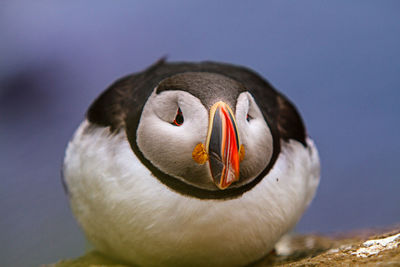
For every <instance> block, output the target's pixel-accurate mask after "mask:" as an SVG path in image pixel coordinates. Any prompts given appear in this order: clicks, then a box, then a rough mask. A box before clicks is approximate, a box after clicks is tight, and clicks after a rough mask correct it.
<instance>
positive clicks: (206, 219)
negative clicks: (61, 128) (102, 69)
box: [62, 59, 320, 266]
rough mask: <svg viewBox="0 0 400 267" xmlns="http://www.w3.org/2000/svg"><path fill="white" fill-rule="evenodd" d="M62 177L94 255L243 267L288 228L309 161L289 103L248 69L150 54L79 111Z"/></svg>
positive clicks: (306, 189)
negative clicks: (142, 65) (152, 58)
mask: <svg viewBox="0 0 400 267" xmlns="http://www.w3.org/2000/svg"><path fill="white" fill-rule="evenodd" d="M62 173H63V183H64V186H65V188H66V192H67V195H68V198H69V202H70V207H71V209H72V212H73V214H74V215H75V217H76V219H77V221H78V223H79V225H80V226H81V227H82V229H83V231H84V233H85V235H86V237H87V239H88V240H89V242H90V243H91V244H92V245H93V246H94V248H95V249H96V250H98V251H100V252H102V253H103V254H105V255H108V256H109V257H111V258H114V259H117V260H119V261H120V262H124V263H127V264H132V265H133V266H246V265H249V264H252V263H255V262H257V261H259V260H260V259H262V258H264V257H265V256H266V255H268V254H269V253H270V252H271V251H272V250H273V249H274V246H275V244H276V243H277V242H278V241H279V239H280V238H281V237H282V236H284V235H285V234H286V233H288V232H289V231H291V230H292V229H293V227H294V226H295V225H296V223H297V222H298V221H299V219H300V217H301V215H302V214H303V212H304V211H305V209H306V208H307V207H308V206H309V204H310V202H311V200H312V199H313V196H314V194H315V191H316V189H317V187H318V183H319V179H320V163H319V156H318V151H317V148H316V146H315V144H314V142H313V141H312V140H311V138H310V137H309V136H308V134H307V132H306V129H305V126H304V123H303V121H302V118H301V116H300V115H299V113H298V111H297V110H296V107H295V106H294V105H293V104H292V103H291V102H290V101H289V100H288V98H287V97H285V96H284V95H283V94H282V93H280V92H278V91H277V90H276V89H275V88H273V87H272V85H270V83H269V82H267V81H266V80H265V79H264V78H262V77H261V76H260V75H259V74H257V73H256V72H254V71H252V70H250V69H248V68H246V67H242V66H236V65H232V64H227V63H218V62H211V61H205V62H195V63H192V62H167V61H166V60H165V59H161V60H159V61H157V62H156V63H154V64H153V65H151V66H150V67H148V68H147V69H145V70H144V71H142V72H138V73H134V74H131V75H128V76H125V77H123V78H121V79H119V80H117V81H116V82H114V83H113V84H112V85H111V86H109V87H108V89H106V90H105V91H104V92H103V93H102V94H101V95H100V96H99V97H98V98H97V99H96V100H95V101H94V102H93V103H92V104H91V106H90V107H89V109H88V111H87V113H86V117H85V119H84V120H83V122H82V123H81V124H80V126H79V127H78V129H77V130H76V132H75V134H74V135H73V137H72V139H71V140H70V142H69V143H68V145H67V149H66V152H65V158H64V162H63V167H62Z"/></svg>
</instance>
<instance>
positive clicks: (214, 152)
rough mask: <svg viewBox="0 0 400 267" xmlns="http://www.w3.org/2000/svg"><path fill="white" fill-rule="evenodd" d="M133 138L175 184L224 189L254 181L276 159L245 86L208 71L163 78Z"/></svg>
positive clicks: (264, 128)
mask: <svg viewBox="0 0 400 267" xmlns="http://www.w3.org/2000/svg"><path fill="white" fill-rule="evenodd" d="M136 125H137V128H136V127H135V128H136V129H134V130H136V132H132V131H129V121H128V125H127V126H128V139H129V142H130V143H131V145H132V146H133V147H137V148H138V150H139V151H140V153H141V154H142V156H143V157H144V158H145V160H146V161H148V165H152V166H151V167H153V168H154V167H155V168H154V169H157V170H159V171H161V172H162V173H163V174H166V176H168V177H167V179H173V180H175V182H174V183H178V184H181V183H184V184H185V186H187V187H189V188H194V189H196V190H199V189H200V190H206V191H221V190H225V189H232V188H237V187H242V186H244V185H246V184H248V183H250V182H251V181H253V180H254V179H255V178H256V177H257V176H258V175H259V174H260V173H261V172H262V171H263V170H264V169H265V168H266V167H267V165H268V163H269V162H270V160H271V158H272V155H273V138H272V134H271V131H270V129H269V127H268V124H267V123H266V121H265V119H264V117H263V114H262V113H261V111H260V108H259V107H258V106H257V104H256V102H255V100H254V98H253V96H252V95H251V94H250V93H249V92H248V91H247V88H245V87H244V86H243V85H242V84H241V83H239V82H237V81H235V80H233V79H231V78H228V77H226V76H223V75H220V74H216V73H208V72H185V73H180V74H176V75H173V76H170V77H168V78H166V79H164V80H162V81H161V82H160V83H159V84H158V85H157V86H156V88H155V89H154V91H153V92H152V94H151V95H150V97H149V98H148V99H147V101H146V103H145V105H144V107H143V110H142V113H141V115H140V118H139V123H138V124H136Z"/></svg>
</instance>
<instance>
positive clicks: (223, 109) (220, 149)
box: [206, 101, 240, 189]
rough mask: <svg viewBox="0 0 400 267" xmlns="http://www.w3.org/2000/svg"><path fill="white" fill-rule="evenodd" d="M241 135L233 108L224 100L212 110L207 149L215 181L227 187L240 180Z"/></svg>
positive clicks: (218, 184)
mask: <svg viewBox="0 0 400 267" xmlns="http://www.w3.org/2000/svg"><path fill="white" fill-rule="evenodd" d="M239 147H240V145H239V135H238V131H237V126H236V121H235V117H234V115H233V112H232V110H231V108H230V107H229V106H228V105H227V104H225V103H224V102H221V101H220V102H217V103H215V104H214V105H213V106H212V107H211V110H210V125H209V127H208V135H207V141H206V150H207V154H208V156H209V164H210V169H211V174H212V177H213V180H214V183H215V184H216V185H217V186H218V187H219V188H220V189H225V188H227V187H228V186H229V185H230V184H232V183H233V182H235V181H237V180H239V161H240V159H239V158H240V156H239Z"/></svg>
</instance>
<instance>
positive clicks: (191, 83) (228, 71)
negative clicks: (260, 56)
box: [87, 59, 306, 198]
mask: <svg viewBox="0 0 400 267" xmlns="http://www.w3.org/2000/svg"><path fill="white" fill-rule="evenodd" d="M206 73H210V74H211V75H204V74H206ZM180 74H182V75H180ZM183 74H185V75H183ZM212 74H218V75H212ZM202 77H208V78H207V79H211V81H207V82H203V83H202ZM224 77H227V78H224ZM212 79H214V80H212ZM232 80H233V81H232ZM161 81H163V82H162V84H161V85H160V86H159V87H158V88H157V93H160V92H162V91H164V90H177V89H178V90H183V91H189V92H190V93H191V94H193V95H194V96H196V97H197V98H199V99H200V101H201V102H202V103H203V105H205V107H207V108H209V107H210V105H212V103H211V102H210V101H209V99H208V98H207V96H208V93H207V90H209V88H205V87H204V86H206V85H207V84H210V82H214V84H215V85H214V86H212V90H213V91H214V92H213V93H214V94H217V95H220V96H221V97H224V98H225V99H224V100H225V101H227V103H229V104H230V106H231V107H232V108H233V109H234V108H235V103H236V99H237V96H238V95H239V94H240V93H241V92H244V91H248V92H250V94H252V95H253V97H254V99H255V101H256V103H257V105H258V106H259V107H260V109H261V111H262V113H263V116H264V118H265V120H266V121H267V123H268V125H269V127H270V130H271V133H272V137H273V141H274V143H273V155H272V159H271V160H270V162H269V164H268V166H267V167H266V168H265V169H264V170H263V171H262V173H261V174H260V175H259V176H258V177H257V178H256V179H254V180H253V181H252V182H250V183H248V184H246V185H243V186H242V187H238V188H228V189H226V190H223V191H208V190H204V189H200V188H196V187H193V186H191V185H188V184H186V183H183V182H181V181H179V180H177V179H175V178H173V177H171V176H169V175H167V174H165V173H163V172H161V171H160V170H159V169H157V168H156V167H154V166H153V165H152V164H151V163H150V162H149V161H148V160H147V159H146V158H145V157H144V156H143V154H142V153H141V152H140V150H139V149H138V146H137V143H136V130H137V126H138V123H139V119H140V115H141V112H142V109H143V106H144V104H145V102H146V100H147V99H148V97H149V96H150V94H151V93H152V92H153V90H154V88H156V87H157V86H158V85H159V84H160V82H161ZM225 86H229V92H230V94H226V93H225V91H224V90H225V89H226V88H225ZM87 118H88V120H89V121H90V122H91V123H93V124H96V125H99V126H104V127H110V131H111V132H115V131H119V130H126V132H127V136H128V139H129V142H130V144H131V147H132V149H133V151H134V152H135V154H136V156H137V157H138V158H139V159H140V160H141V162H142V163H143V164H144V165H146V166H147V168H149V169H150V170H151V171H152V172H153V174H154V175H155V176H156V177H157V178H158V179H159V180H160V181H161V182H163V183H164V184H166V185H167V186H169V187H170V188H172V189H173V190H175V191H177V192H180V193H182V194H185V195H191V196H194V197H198V198H234V197H237V196H240V195H241V194H242V193H244V192H246V191H247V190H250V189H251V188H252V187H254V186H255V185H256V184H257V183H258V182H259V181H260V180H261V179H262V178H263V177H264V176H265V175H266V174H267V173H268V171H269V170H270V169H271V168H272V166H273V165H274V163H275V161H276V159H277V157H278V155H279V152H280V140H281V139H283V140H285V141H287V140H289V139H294V140H297V141H299V142H300V143H302V144H303V145H304V146H306V141H305V138H306V132H305V128H304V125H303V122H302V120H301V117H300V115H299V113H298V112H297V110H296V108H295V107H294V105H293V104H292V103H291V102H290V101H289V100H288V99H287V98H286V97H285V96H284V95H282V94H281V93H279V92H278V91H277V90H275V89H274V88H273V87H272V86H271V85H270V84H269V83H268V82H267V81H266V80H264V79H263V78H261V77H260V76H259V75H258V74H256V73H255V72H253V71H251V70H249V69H247V68H244V67H239V66H234V65H230V64H223V63H216V62H201V63H167V62H165V60H164V59H162V60H160V61H158V62H156V63H155V64H154V65H152V66H150V67H149V68H148V69H146V70H144V71H143V72H140V73H135V74H132V75H129V76H126V77H124V78H121V79H119V80H118V81H116V82H115V83H114V84H112V85H111V86H110V87H109V88H108V89H107V90H106V91H105V92H103V93H102V94H101V95H100V96H99V97H98V98H97V99H96V100H95V102H94V103H93V104H92V105H91V106H90V108H89V110H88V112H87Z"/></svg>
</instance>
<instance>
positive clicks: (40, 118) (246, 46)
mask: <svg viewBox="0 0 400 267" xmlns="http://www.w3.org/2000/svg"><path fill="white" fill-rule="evenodd" d="M399 14H400V2H399V1H396V0H393V1H367V0H362V1H361V0H359V1H347V0H336V1H321V0H313V1H287V0H279V1H251V2H249V1H162V0H160V1H63V2H60V1H11V0H2V1H1V2H0V179H1V180H0V265H1V266H38V265H40V264H42V263H51V262H55V261H57V260H59V259H62V258H68V257H76V256H79V255H81V254H82V253H84V251H85V246H86V245H85V239H84V237H83V234H82V233H81V231H80V230H79V227H78V225H77V224H76V222H75V220H74V218H73V217H72V214H71V212H70V210H69V206H68V200H67V197H66V196H65V194H64V192H63V188H62V185H61V182H60V166H61V162H62V158H63V153H64V150H65V147H66V144H67V142H68V140H69V138H70V137H71V135H72V134H73V132H74V129H75V128H76V127H77V126H78V124H79V123H80V121H81V120H82V119H83V116H84V114H85V111H86V109H87V107H88V106H89V104H90V103H91V102H92V101H93V99H94V98H95V97H96V96H97V95H99V93H100V92H101V91H102V90H104V89H105V88H106V87H107V86H108V85H109V84H110V83H112V82H113V81H114V80H115V79H117V78H119V77H121V76H123V75H125V74H128V73H132V72H136V71H140V70H142V69H144V68H146V67H147V66H148V65H150V64H152V63H153V62H154V61H156V60H157V59H159V58H160V57H162V56H168V60H170V61H201V60H215V61H223V62H230V63H235V64H240V65H245V66H248V67H250V68H252V69H254V70H255V71H257V72H258V73H260V74H261V75H263V76H264V77H266V78H267V79H268V80H269V81H270V82H271V83H272V84H273V85H274V86H275V87H276V88H278V89H279V90H281V91H282V92H283V93H284V94H286V95H287V96H288V97H289V98H290V99H291V100H292V101H293V102H294V103H295V104H296V106H297V107H298V109H299V110H300V112H301V113H302V115H303V117H304V120H305V122H306V125H307V128H308V131H309V133H310V135H311V136H312V137H313V138H314V140H315V141H316V143H317V145H318V148H319V150H320V155H321V160H322V180H321V184H320V188H319V191H318V193H317V195H316V198H315V200H314V202H313V203H312V205H311V207H310V208H309V210H308V211H307V212H306V214H305V216H304V217H303V219H302V221H301V222H300V223H299V225H298V226H297V231H299V232H322V233H333V232H344V231H352V230H354V229H360V228H369V227H385V226H389V225H393V224H395V223H399V222H400V193H399V192H400V177H399V173H400V164H399V151H400V142H399V137H400V119H399V116H400V108H399V104H398V103H399V100H400V98H399V96H400V16H399Z"/></svg>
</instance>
